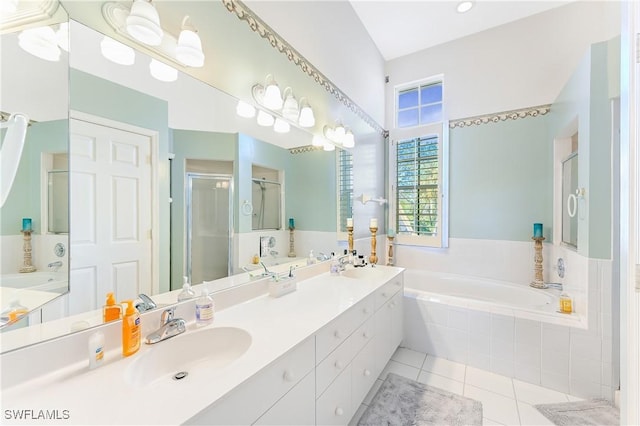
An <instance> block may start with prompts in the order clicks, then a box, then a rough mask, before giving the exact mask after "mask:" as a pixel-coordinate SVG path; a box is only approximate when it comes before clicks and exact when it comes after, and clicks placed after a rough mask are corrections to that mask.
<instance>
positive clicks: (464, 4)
mask: <svg viewBox="0 0 640 426" xmlns="http://www.w3.org/2000/svg"><path fill="white" fill-rule="evenodd" d="M472 7H473V2H472V1H461V2H460V3H458V7H457V8H456V10H457V11H458V12H459V13H465V12H468V11H470V10H471V8H472Z"/></svg>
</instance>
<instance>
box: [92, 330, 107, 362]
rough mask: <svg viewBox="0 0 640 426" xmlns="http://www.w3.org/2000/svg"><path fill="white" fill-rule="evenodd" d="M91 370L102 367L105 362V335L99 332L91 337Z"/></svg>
mask: <svg viewBox="0 0 640 426" xmlns="http://www.w3.org/2000/svg"><path fill="white" fill-rule="evenodd" d="M88 346H89V347H88V349H89V369H90V370H93V369H94V368H97V367H100V366H101V365H102V363H103V362H104V334H102V332H100V331H97V332H95V333H93V334H92V335H91V337H89V345H88Z"/></svg>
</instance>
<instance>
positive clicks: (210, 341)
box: [125, 327, 251, 386]
mask: <svg viewBox="0 0 640 426" xmlns="http://www.w3.org/2000/svg"><path fill="white" fill-rule="evenodd" d="M249 346H251V335H250V334H249V333H247V332H246V331H245V330H243V329H241V328H235V327H218V328H209V329H205V330H200V331H191V332H189V331H187V332H186V333H184V334H182V335H179V336H176V337H172V338H170V339H167V340H164V341H162V342H159V343H156V344H154V345H153V347H151V348H150V349H149V350H148V351H146V352H145V353H143V354H141V355H138V358H137V359H136V360H135V361H134V362H133V363H131V365H129V367H128V368H127V370H126V372H125V380H126V381H127V383H129V384H131V385H134V386H148V385H150V384H152V383H155V382H157V381H159V380H166V381H169V380H176V379H177V380H188V375H189V374H198V373H199V372H202V371H205V370H215V369H218V370H219V369H222V368H224V367H225V366H227V365H229V364H231V363H232V362H233V361H235V360H236V359H238V358H240V356H242V354H244V353H245V352H246V351H247V349H249ZM134 356H135V355H134ZM185 372H186V373H187V375H184V373H185Z"/></svg>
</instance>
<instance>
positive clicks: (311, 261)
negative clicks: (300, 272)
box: [307, 250, 316, 265]
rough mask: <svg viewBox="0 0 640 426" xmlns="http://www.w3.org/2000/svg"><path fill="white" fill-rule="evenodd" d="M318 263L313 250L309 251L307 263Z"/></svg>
mask: <svg viewBox="0 0 640 426" xmlns="http://www.w3.org/2000/svg"><path fill="white" fill-rule="evenodd" d="M315 263H316V257H315V256H314V255H313V250H311V251H309V257H308V258H307V265H313V264H315Z"/></svg>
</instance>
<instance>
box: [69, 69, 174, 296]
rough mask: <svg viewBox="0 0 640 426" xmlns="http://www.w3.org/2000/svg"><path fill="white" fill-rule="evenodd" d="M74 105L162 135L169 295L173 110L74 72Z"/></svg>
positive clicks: (163, 282)
mask: <svg viewBox="0 0 640 426" xmlns="http://www.w3.org/2000/svg"><path fill="white" fill-rule="evenodd" d="M70 105H71V109H72V110H74V111H80V112H84V113H87V114H91V115H95V116H98V117H103V118H107V119H110V120H115V121H119V122H122V123H127V124H131V125H134V126H138V127H143V128H145V129H150V130H154V131H156V132H158V154H159V156H158V168H157V173H158V202H159V212H158V217H159V223H158V228H159V229H160V236H159V247H160V259H159V268H160V270H159V281H160V292H161V293H162V292H166V291H169V260H170V250H169V244H170V223H169V219H170V212H169V180H170V176H169V160H168V152H169V112H168V111H169V109H168V104H167V102H166V101H164V100H162V99H158V98H155V97H153V96H149V95H146V94H144V93H142V92H138V91H135V90H132V89H130V88H127V87H124V86H121V85H119V84H115V83H112V82H110V81H107V80H104V79H101V78H99V77H96V76H93V75H91V74H87V73H85V72H82V71H79V70H76V69H73V68H72V69H71V73H70Z"/></svg>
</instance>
